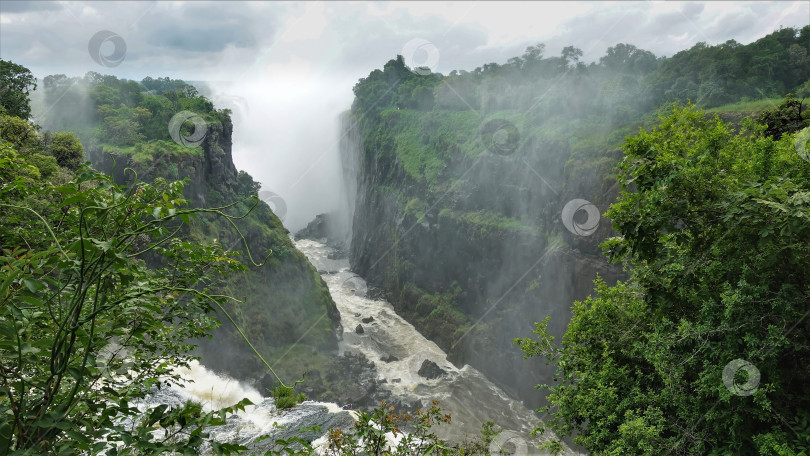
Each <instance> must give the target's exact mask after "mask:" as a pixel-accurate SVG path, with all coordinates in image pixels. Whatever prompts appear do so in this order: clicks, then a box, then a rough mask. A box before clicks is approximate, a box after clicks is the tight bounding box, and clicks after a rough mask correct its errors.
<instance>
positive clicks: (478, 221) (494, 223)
mask: <svg viewBox="0 0 810 456" xmlns="http://www.w3.org/2000/svg"><path fill="white" fill-rule="evenodd" d="M439 217H451V218H454V219H456V220H461V221H464V222H467V223H470V224H473V225H479V226H485V227H489V228H497V229H499V230H515V231H532V230H534V228H532V227H531V226H529V225H524V224H523V223H522V222H521V221H520V220H517V219H514V218H512V217H504V216H503V215H499V214H493V213H491V212H487V211H476V212H456V211H453V210H451V209H447V208H445V209H442V210H441V212H439Z"/></svg>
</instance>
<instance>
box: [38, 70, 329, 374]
mask: <svg viewBox="0 0 810 456" xmlns="http://www.w3.org/2000/svg"><path fill="white" fill-rule="evenodd" d="M42 85H43V87H44V91H43V93H42V94H41V96H40V97H39V98H36V99H35V100H34V109H33V111H34V114H39V113H42V114H41V115H40V116H39V117H38V120H39V121H40V122H42V124H43V126H44V128H45V129H50V130H69V131H74V132H75V133H76V135H78V136H79V137H80V138H81V139H82V142H83V143H84V144H85V148H86V150H87V155H88V157H89V158H90V160H91V161H92V163H93V166H94V167H96V168H97V169H99V170H101V171H104V172H108V173H111V175H112V176H113V178H114V180H115V181H116V183H118V184H121V185H132V184H134V182H133V181H132V176H133V174H132V173H125V172H124V169H125V168H132V169H133V170H134V171H135V172H136V173H137V175H138V178H139V179H141V180H143V181H145V182H152V181H154V180H155V179H158V178H163V179H167V180H182V179H186V178H190V179H191V181H190V182H189V183H188V185H186V187H185V188H184V194H185V197H186V198H187V199H188V200H189V201H190V204H191V206H192V207H212V206H225V205H229V207H228V208H227V209H225V210H224V211H225V213H227V214H229V215H232V216H237V215H241V214H245V213H247V214H248V215H247V216H246V217H244V218H239V219H234V220H232V221H228V220H226V219H223V218H221V217H217V216H215V215H210V214H200V215H199V216H197V217H194V218H191V219H190V220H189V223H188V224H186V225H185V226H184V227H183V229H182V230H181V231H180V233H179V235H180V236H181V237H182V238H183V239H188V240H190V241H192V242H195V243H201V244H204V243H208V242H212V241H216V242H218V243H220V244H221V245H222V246H223V247H224V248H225V249H227V250H229V251H236V252H239V253H238V255H237V258H238V259H239V260H240V261H242V262H243V263H245V264H250V263H251V262H250V261H249V260H250V259H249V258H248V257H247V256H246V252H247V251H246V250H245V249H244V246H242V242H243V241H242V239H241V237H240V236H238V235H236V233H235V232H234V229H233V226H232V225H231V223H233V224H234V225H235V226H236V227H238V228H239V230H240V231H241V232H242V233H243V234H244V239H245V241H246V242H247V246H248V247H249V249H250V251H252V252H254V255H255V256H260V257H262V258H263V257H264V256H265V254H266V253H270V252H272V253H271V254H270V256H269V258H268V259H267V265H266V267H264V268H255V267H252V266H251V268H250V269H249V270H247V271H244V272H241V273H239V274H233V275H231V276H230V277H229V278H228V279H227V280H225V281H223V282H222V283H221V284H219V288H218V291H220V292H222V293H223V294H229V295H232V296H237V297H239V298H240V299H242V300H243V301H244V303H242V304H238V305H236V306H234V308H233V312H232V316H233V318H234V320H235V322H236V323H237V324H238V325H239V327H241V328H242V329H243V330H244V331H245V333H246V334H247V336H248V338H249V339H250V340H251V341H252V343H253V344H254V346H255V347H256V349H257V350H258V351H259V353H261V354H262V356H263V357H264V358H265V359H268V360H277V361H278V365H279V369H278V372H279V375H281V377H282V378H284V379H293V378H300V377H301V375H302V374H304V373H305V372H306V371H307V370H310V369H318V368H320V367H322V366H324V365H325V364H326V363H327V362H328V361H329V358H330V356H331V353H332V350H333V349H334V348H336V344H337V340H336V336H335V333H334V329H335V327H336V325H337V323H338V318H339V316H338V312H337V308H336V307H335V305H334V303H333V302H332V299H331V297H330V295H329V292H328V290H327V288H326V285H325V284H324V283H323V281H322V279H321V278H320V277H319V276H318V274H317V272H316V271H315V270H314V268H313V267H312V266H311V265H310V264H309V262H308V260H307V259H306V258H305V257H304V256H303V254H301V253H300V252H298V251H297V250H296V249H295V247H294V245H293V244H292V241H291V240H290V238H289V235H288V231H287V230H286V229H285V228H284V226H283V225H282V224H281V221H280V220H279V219H278V217H276V215H275V214H273V212H272V211H271V210H270V208H269V206H267V204H265V203H264V202H259V204H258V205H257V206H256V207H255V208H253V209H252V210H251V207H252V201H251V199H250V198H251V197H254V196H256V194H257V192H258V190H259V188H260V185H259V184H258V183H257V182H255V181H254V180H253V178H252V177H251V176H250V175H248V174H247V173H245V172H238V171H237V170H236V168H235V167H234V164H233V160H232V157H231V132H232V130H233V125H232V123H231V118H230V112H229V111H228V110H219V109H216V108H215V107H214V105H213V104H212V103H211V102H210V101H209V100H208V99H206V98H205V97H202V96H200V95H199V94H198V92H197V89H196V88H195V87H193V86H191V85H189V84H187V83H185V82H183V81H180V80H172V79H169V78H157V79H153V78H146V79H144V80H142V81H140V82H136V81H129V80H124V79H118V78H116V77H114V76H108V75H101V74H98V73H95V72H89V73H87V75H85V76H84V77H83V78H68V77H66V76H64V75H51V76H47V77H45V78H44V79H43V84H42ZM46 108H47V109H46ZM172 119H175V120H172ZM213 334H214V336H213V339H211V340H208V339H202V340H198V341H196V342H197V343H198V344H199V345H200V348H199V351H198V354H199V355H201V356H202V361H203V363H204V364H205V365H206V366H208V367H210V368H213V369H215V370H222V371H226V372H228V373H229V374H230V375H231V376H234V377H236V378H240V379H245V380H247V379H250V380H254V379H255V378H256V377H257V376H261V375H263V374H264V373H266V368H265V367H264V366H263V365H262V363H261V362H260V361H259V359H258V358H257V357H256V356H255V355H254V354H253V353H252V351H251V350H250V347H248V346H247V345H246V344H245V342H244V341H243V340H242V338H241V336H240V335H239V334H238V333H237V332H236V331H235V330H234V329H233V328H232V327H230V326H229V325H224V326H222V327H221V328H219V329H216V330H215V331H214V332H213ZM285 354H286V355H285ZM304 359H305V360H306V362H303V360H304Z"/></svg>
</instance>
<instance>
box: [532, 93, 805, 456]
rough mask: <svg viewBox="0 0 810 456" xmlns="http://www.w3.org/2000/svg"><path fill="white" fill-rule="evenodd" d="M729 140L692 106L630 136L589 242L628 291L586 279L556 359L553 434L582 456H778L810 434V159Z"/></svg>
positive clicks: (553, 350) (543, 327) (538, 350)
mask: <svg viewBox="0 0 810 456" xmlns="http://www.w3.org/2000/svg"><path fill="white" fill-rule="evenodd" d="M762 132H763V127H761V126H757V125H754V124H753V123H750V122H749V124H748V125H747V128H746V129H744V131H741V132H739V133H733V132H732V130H731V128H730V126H729V125H727V124H724V123H723V122H721V121H720V120H719V119H717V118H716V117H715V118H714V119H712V120H708V119H707V118H706V116H705V114H704V113H703V112H701V111H699V110H697V109H695V108H694V107H686V108H676V109H675V110H674V111H673V113H672V115H670V116H668V117H666V118H664V119H662V123H661V125H660V126H659V127H658V128H656V129H655V130H653V131H651V132H644V131H642V132H640V133H639V134H637V135H636V136H634V137H631V138H628V139H627V142H626V144H625V157H624V159H623V161H622V163H621V164H620V167H619V169H620V174H619V182H620V183H621V184H622V193H621V196H620V198H619V200H618V202H617V203H615V204H614V205H612V206H611V208H610V210H609V211H608V212H607V215H608V217H609V218H610V219H611V220H612V222H613V226H614V228H615V229H616V231H617V232H618V234H619V236H618V237H616V238H612V239H609V240H608V241H606V242H605V243H604V244H603V249H604V250H605V252H606V254H607V255H608V256H609V257H610V258H612V259H613V260H614V261H620V262H623V263H624V264H625V266H626V269H627V270H628V272H629V274H630V279H629V280H627V281H626V282H623V283H622V282H619V283H618V284H617V285H615V286H612V287H610V286H607V285H606V284H605V283H603V282H601V281H597V283H596V290H595V295H594V296H592V297H589V298H588V299H586V300H585V301H584V302H577V303H575V304H574V307H573V311H574V314H573V318H572V320H571V323H570V325H569V327H568V330H567V331H566V333H565V335H564V337H563V340H562V344H561V346H559V347H557V346H555V345H554V344H553V337H552V336H551V335H550V334H549V333H548V331H547V325H548V320H547V321H546V322H544V323H541V324H537V326H536V329H535V335H536V336H537V337H536V338H533V339H532V338H524V339H517V340H516V342H517V343H518V344H520V345H521V347H522V349H523V350H524V353H525V355H526V356H537V355H539V356H545V357H548V358H549V359H551V360H554V361H556V368H557V376H558V379H559V381H560V382H559V384H557V385H556V386H553V387H551V388H550V395H549V400H550V402H551V404H552V405H551V406H552V407H553V409H556V411H555V413H554V417H553V419H552V420H550V421H549V423H548V424H549V426H550V427H551V428H552V429H554V430H555V431H557V432H558V435H572V434H577V435H576V437H575V441H577V442H578V443H580V444H582V445H584V446H585V447H586V448H587V449H588V450H589V451H591V452H593V453H594V454H674V455H703V454H717V455H724V454H735V455H753V454H763V455H764V454H769V455H770V454H781V455H795V454H798V453H799V451H800V448H801V446H805V447H806V442H807V439H808V438H810V432H809V431H808V429H807V427H806V426H805V425H803V424H802V423H803V422H806V421H807V419H808V415H810V413H808V410H810V397H808V395H807V394H806V379H807V378H808V375H810V367H808V363H807V360H808V359H810V348H808V347H810V340H808V339H810V321H809V320H808V319H807V318H805V317H806V316H807V315H806V312H807V303H808V302H810V223H808V220H810V162H808V161H806V160H804V159H803V158H802V157H801V156H800V154H798V153H797V151H796V148H795V146H794V138H793V137H792V136H791V135H784V136H783V137H782V139H781V140H779V141H775V140H774V139H773V138H771V137H769V136H767V135H764V134H763V133H762Z"/></svg>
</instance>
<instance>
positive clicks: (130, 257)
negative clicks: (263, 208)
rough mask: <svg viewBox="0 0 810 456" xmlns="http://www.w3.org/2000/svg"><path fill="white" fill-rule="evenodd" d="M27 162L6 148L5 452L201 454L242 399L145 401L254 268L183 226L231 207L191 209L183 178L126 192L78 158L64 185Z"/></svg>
mask: <svg viewBox="0 0 810 456" xmlns="http://www.w3.org/2000/svg"><path fill="white" fill-rule="evenodd" d="M31 168H32V167H31V165H30V164H29V163H28V162H27V160H26V158H25V157H24V156H21V155H19V154H17V153H16V152H15V151H14V150H13V148H12V147H11V145H9V144H6V145H5V146H0V213H1V214H2V217H3V220H4V223H3V224H2V227H0V245H2V250H0V255H2V257H3V258H2V259H3V261H2V266H0V277H2V278H3V280H2V282H0V315H1V317H0V453H3V454H6V453H7V452H9V451H11V452H14V453H13V454H28V453H26V452H36V453H41V452H43V451H47V452H51V453H53V454H68V453H69V454H75V453H87V454H91V453H92V454H98V453H100V452H104V451H109V450H111V449H112V448H116V447H117V450H115V451H118V452H120V451H123V452H127V451H138V452H143V451H148V452H150V453H152V452H157V453H159V452H162V451H181V452H182V451H188V450H189V449H192V451H193V449H194V448H197V447H198V446H199V445H200V444H201V443H202V441H203V440H202V439H203V438H204V437H205V435H204V434H202V433H201V431H202V430H203V428H204V427H205V426H212V425H217V424H223V423H224V420H223V418H224V416H225V414H227V413H230V412H232V411H234V410H235V409H234V408H231V409H227V410H224V411H223V412H222V414H219V413H216V414H214V413H202V412H201V409H200V406H199V405H193V404H186V405H185V406H182V407H177V408H169V407H167V406H160V407H157V408H156V409H154V410H151V411H150V412H149V413H148V414H146V415H145V416H143V415H142V412H140V411H139V410H138V409H137V407H136V406H135V405H136V404H135V401H137V400H139V399H141V398H143V397H144V396H145V395H146V394H148V393H149V392H150V390H151V389H152V388H154V387H159V386H160V385H161V384H167V383H174V382H177V381H178V380H179V377H177V376H176V375H175V374H174V373H173V372H172V369H173V368H174V367H175V366H184V365H187V363H188V361H190V360H191V359H193V358H192V357H191V355H189V350H190V349H191V348H192V346H190V345H189V344H188V340H190V339H192V338H195V337H200V336H204V335H206V334H207V333H208V331H210V330H211V329H212V328H214V327H215V326H216V325H217V324H218V321H217V320H216V319H215V318H214V317H213V316H212V312H213V311H214V309H217V310H219V311H221V312H224V314H225V315H227V312H226V311H225V308H224V305H225V304H226V303H227V302H228V301H229V300H230V299H231V298H229V297H227V296H222V295H215V294H212V293H211V291H210V290H211V287H213V286H215V285H216V284H217V283H218V282H219V281H220V280H221V279H222V278H223V277H225V276H226V275H227V274H229V273H231V272H233V271H237V270H241V269H244V268H246V267H245V266H243V265H241V264H239V262H238V261H236V260H235V259H234V257H235V255H236V254H237V252H226V251H224V250H223V249H222V247H221V246H220V245H219V244H217V243H213V244H200V243H196V242H195V243H192V242H189V241H183V240H180V239H177V238H176V237H175V236H174V235H175V234H176V233H178V232H179V230H180V229H181V228H182V226H183V223H187V222H188V219H189V217H190V216H193V215H194V214H196V213H200V212H208V213H215V214H219V215H220V216H222V217H225V218H228V219H229V220H230V219H232V218H233V217H231V216H228V215H225V214H224V213H223V212H222V211H221V209H223V208H215V209H205V210H203V209H197V210H193V209H187V208H185V206H186V205H187V201H186V200H185V199H183V197H182V188H183V183H182V182H173V183H168V182H166V181H165V180H162V179H158V180H156V181H155V183H154V184H153V185H148V184H144V183H137V184H135V185H133V186H131V187H129V188H122V187H119V186H117V185H115V184H114V183H113V182H112V179H111V178H110V177H109V176H106V175H104V174H101V173H99V172H96V171H93V170H91V169H89V168H85V167H82V168H80V169H79V170H78V172H77V174H76V176H75V178H74V179H73V180H72V181H71V182H68V183H67V184H64V185H57V186H54V185H52V184H50V183H48V182H47V181H44V180H40V179H39V178H38V176H37V174H36V173H33V174H32V173H31V172H30V169H31ZM256 201H258V200H256ZM147 263H149V264H152V265H153V267H151V268H150V267H149V266H147ZM246 404H248V402H245V401H243V402H241V403H239V404H237V405H236V406H235V408H242V407H244V405H246ZM127 419H131V420H132V419H134V420H135V421H134V422H135V423H136V424H135V425H131V426H127V425H124V424H123V423H126V420H127ZM224 448H226V449H227V448H237V447H236V446H227V445H226V446H224Z"/></svg>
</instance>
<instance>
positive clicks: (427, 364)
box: [417, 359, 447, 380]
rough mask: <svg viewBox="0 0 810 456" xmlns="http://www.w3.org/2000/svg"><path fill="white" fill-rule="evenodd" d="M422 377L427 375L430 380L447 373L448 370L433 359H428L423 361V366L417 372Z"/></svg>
mask: <svg viewBox="0 0 810 456" xmlns="http://www.w3.org/2000/svg"><path fill="white" fill-rule="evenodd" d="M417 373H418V374H419V375H421V376H422V377H425V378H427V379H429V380H433V379H435V378H439V377H441V376H443V375H444V374H446V373H447V372H445V371H444V369H442V368H441V367H439V365H438V364H436V363H434V362H433V361H431V360H429V359H426V360H424V361H422V367H420V368H419V371H418V372H417Z"/></svg>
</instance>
